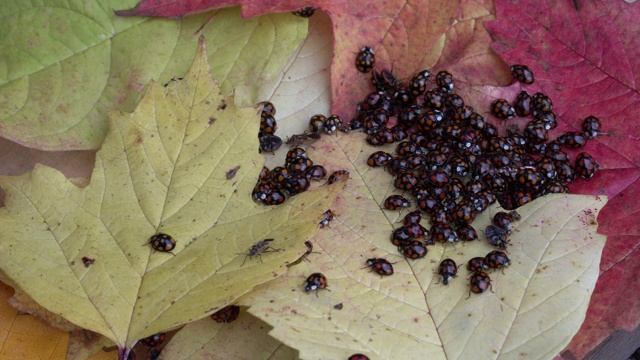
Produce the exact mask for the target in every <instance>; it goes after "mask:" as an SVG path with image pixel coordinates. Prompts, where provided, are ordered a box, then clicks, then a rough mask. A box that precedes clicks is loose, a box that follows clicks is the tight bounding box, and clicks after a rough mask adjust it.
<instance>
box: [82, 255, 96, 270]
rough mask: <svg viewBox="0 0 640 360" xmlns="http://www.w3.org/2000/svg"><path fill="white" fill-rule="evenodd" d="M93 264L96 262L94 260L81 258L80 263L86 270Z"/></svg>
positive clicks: (85, 257)
mask: <svg viewBox="0 0 640 360" xmlns="http://www.w3.org/2000/svg"><path fill="white" fill-rule="evenodd" d="M94 262H96V259H92V258H90V257H87V256H83V257H82V263H83V264H84V267H87V268H88V267H89V266H91V265H93V263H94Z"/></svg>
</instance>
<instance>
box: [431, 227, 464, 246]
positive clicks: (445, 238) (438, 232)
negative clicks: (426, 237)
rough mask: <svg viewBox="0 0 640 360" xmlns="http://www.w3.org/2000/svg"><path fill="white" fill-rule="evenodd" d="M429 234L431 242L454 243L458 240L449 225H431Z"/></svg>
mask: <svg viewBox="0 0 640 360" xmlns="http://www.w3.org/2000/svg"><path fill="white" fill-rule="evenodd" d="M429 234H430V236H431V241H433V242H440V243H447V242H450V243H454V242H458V241H459V240H460V239H459V238H458V234H456V232H455V231H454V230H453V228H452V227H451V226H450V225H449V224H447V223H442V222H439V223H435V224H433V226H431V229H430V230H429Z"/></svg>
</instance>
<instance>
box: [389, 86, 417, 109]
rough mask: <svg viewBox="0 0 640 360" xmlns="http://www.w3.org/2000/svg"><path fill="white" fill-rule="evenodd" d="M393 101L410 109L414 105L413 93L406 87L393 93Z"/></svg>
mask: <svg viewBox="0 0 640 360" xmlns="http://www.w3.org/2000/svg"><path fill="white" fill-rule="evenodd" d="M393 99H394V101H395V102H396V104H398V105H400V106H401V107H403V108H408V107H410V106H411V105H413V98H412V97H411V93H410V92H409V91H408V90H407V89H405V88H404V87H401V88H400V89H398V91H396V92H395V93H393Z"/></svg>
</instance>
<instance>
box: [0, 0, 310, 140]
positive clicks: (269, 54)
mask: <svg viewBox="0 0 640 360" xmlns="http://www.w3.org/2000/svg"><path fill="white" fill-rule="evenodd" d="M134 3H135V2H134V1H132V0H118V1H105V0H100V1H97V2H92V5H91V6H83V5H79V4H75V3H67V2H60V1H57V0H46V1H44V2H42V3H38V4H37V5H35V4H27V3H21V4H20V6H3V7H2V8H1V9H0V24H2V25H0V27H1V28H2V29H3V31H0V49H2V53H3V55H4V57H3V60H2V63H1V64H2V65H0V67H1V68H2V69H4V70H3V71H2V72H1V73H0V120H2V124H3V126H2V127H1V128H0V135H1V136H2V137H4V138H6V139H10V140H12V141H14V142H16V143H18V144H21V145H24V146H27V147H31V148H37V149H43V150H83V149H98V148H99V147H100V145H101V144H102V141H103V140H104V138H105V136H106V134H107V130H108V123H107V121H106V110H107V109H109V108H114V109H118V110H120V111H124V112H130V111H133V109H134V108H135V106H136V104H137V103H138V101H139V100H140V98H141V96H142V94H143V93H144V91H145V88H146V84H148V83H149V81H151V80H152V79H153V80H155V81H157V82H159V83H163V84H164V83H167V82H169V81H170V80H171V79H172V78H174V77H175V76H177V75H179V74H184V73H185V72H186V71H187V69H188V68H189V65H190V63H191V59H193V56H194V54H195V50H194V49H195V48H196V43H197V39H198V36H199V35H205V36H206V37H207V38H208V39H209V53H208V57H209V60H210V62H211V63H212V64H213V65H212V73H213V75H214V77H215V78H217V79H219V81H220V86H221V88H222V91H223V92H224V93H225V94H227V95H229V94H231V91H232V89H234V88H235V89H236V93H235V95H236V97H237V100H238V101H239V104H242V105H245V106H246V105H247V104H255V103H256V102H257V101H256V97H255V96H256V92H257V91H258V90H257V89H258V88H259V87H260V86H263V84H268V83H269V82H271V81H273V77H274V76H277V75H279V74H280V73H281V70H282V68H283V66H284V65H285V64H286V61H287V60H288V59H289V58H290V56H291V54H292V53H293V51H295V50H296V48H297V47H298V45H299V44H300V42H301V41H302V40H303V39H304V38H305V36H306V28H307V25H306V21H304V20H303V19H300V18H298V17H295V16H291V15H290V14H280V15H268V16H264V17H260V18H255V19H252V20H246V21H242V20H241V18H240V14H239V9H237V8H234V9H225V10H220V11H213V12H209V13H204V14H200V15H197V16H192V17H189V18H187V19H183V20H175V21H167V20H163V19H144V18H123V17H117V16H115V14H113V10H112V9H113V8H119V7H120V8H121V7H127V6H132V5H133V4H134ZM149 39H153V41H149ZM255 59H261V61H255Z"/></svg>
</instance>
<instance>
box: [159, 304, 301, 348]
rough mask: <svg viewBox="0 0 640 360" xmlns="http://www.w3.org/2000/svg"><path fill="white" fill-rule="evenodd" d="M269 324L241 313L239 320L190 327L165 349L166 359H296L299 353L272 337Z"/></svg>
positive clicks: (204, 321)
mask: <svg viewBox="0 0 640 360" xmlns="http://www.w3.org/2000/svg"><path fill="white" fill-rule="evenodd" d="M271 329H272V327H271V326H269V324H267V323H265V322H264V321H262V320H260V319H258V318H256V317H255V316H253V315H251V314H249V313H248V312H247V309H246V308H244V307H243V308H241V309H240V315H239V316H238V318H237V319H236V320H234V321H233V322H230V323H228V324H221V323H217V322H215V321H213V320H212V319H210V318H205V319H201V320H198V321H195V322H192V323H190V324H187V325H186V326H185V327H184V328H182V329H180V331H179V332H178V333H177V334H176V336H174V337H173V338H172V339H171V341H170V342H169V343H168V344H167V345H166V346H165V347H164V348H163V349H162V356H161V358H162V359H172V360H174V359H175V360H182V359H265V360H266V359H296V358H298V354H297V353H298V352H297V351H296V350H294V349H291V348H290V347H288V346H285V345H283V344H282V343H281V342H279V341H278V340H276V339H274V338H272V337H271V336H269V335H268V332H269V331H270V330H271Z"/></svg>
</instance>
